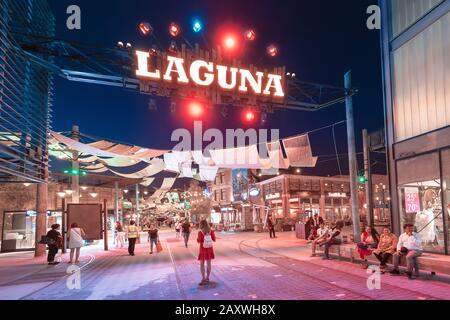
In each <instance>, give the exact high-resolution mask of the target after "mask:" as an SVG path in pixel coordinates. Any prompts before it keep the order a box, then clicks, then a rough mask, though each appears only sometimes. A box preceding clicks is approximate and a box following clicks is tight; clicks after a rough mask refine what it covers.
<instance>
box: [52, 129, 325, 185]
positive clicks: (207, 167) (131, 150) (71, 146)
mask: <svg viewBox="0 0 450 320" xmlns="http://www.w3.org/2000/svg"><path fill="white" fill-rule="evenodd" d="M50 142H51V148H50V153H51V154H52V155H54V156H58V157H60V158H62V155H64V157H65V158H64V159H70V158H71V157H72V152H73V151H76V152H78V153H79V158H78V160H79V161H80V164H82V166H81V167H80V168H81V169H83V170H87V171H89V172H93V173H94V172H95V173H103V172H111V173H113V174H115V175H118V176H121V177H124V178H131V179H144V182H142V184H143V185H146V184H147V185H150V184H151V183H152V180H151V178H152V177H154V176H155V175H157V174H158V173H160V172H162V171H168V172H174V173H176V174H178V177H180V178H181V177H186V178H194V179H198V180H201V181H213V180H214V178H215V176H216V174H217V171H218V169H219V168H230V169H258V170H270V169H280V168H281V169H287V168H289V167H290V166H295V167H314V166H315V165H316V162H317V157H313V156H312V150H311V145H310V141H309V136H308V135H307V134H304V135H298V136H294V137H290V138H286V139H281V140H277V141H272V142H268V143H259V144H252V145H249V146H242V147H235V148H228V149H214V150H208V151H207V152H203V151H201V150H193V151H190V150H188V151H177V150H172V151H169V150H159V149H148V148H142V147H139V146H129V145H124V144H117V143H113V142H109V141H106V140H99V141H95V142H92V143H88V144H84V143H81V142H79V141H76V140H74V139H71V138H68V137H66V136H64V135H62V134H60V133H57V132H51V138H50ZM207 153H209V155H205V154H207ZM161 156H162V157H163V159H161V158H160V157H161ZM62 159H63V158H62ZM194 164H196V166H195V169H197V168H198V170H193V165H194ZM142 165H145V166H142ZM134 166H136V167H138V168H137V169H135V168H134ZM119 168H126V169H128V172H126V173H124V172H122V171H123V169H122V170H119ZM130 170H131V171H133V170H136V171H134V172H129V171H130ZM167 179H173V178H167ZM167 181H168V183H169V182H170V181H172V180H167ZM172 185H173V183H172Z"/></svg>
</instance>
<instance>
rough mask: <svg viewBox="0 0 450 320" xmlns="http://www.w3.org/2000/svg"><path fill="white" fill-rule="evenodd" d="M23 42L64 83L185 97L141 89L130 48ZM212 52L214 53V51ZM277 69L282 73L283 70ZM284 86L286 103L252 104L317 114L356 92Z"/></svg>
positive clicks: (234, 102) (237, 100)
mask: <svg viewBox="0 0 450 320" xmlns="http://www.w3.org/2000/svg"><path fill="white" fill-rule="evenodd" d="M24 40H25V39H24ZM26 40H27V41H23V42H22V44H21V49H22V50H23V51H24V52H25V54H27V55H28V56H29V57H30V59H31V60H32V61H34V62H36V63H39V64H41V65H42V66H46V67H47V68H49V70H52V71H53V72H55V73H57V74H58V75H60V76H62V77H64V78H66V79H67V80H70V81H78V82H85V83H92V84H100V85H108V86H115V87H121V88H124V89H129V90H136V91H139V92H140V93H142V94H148V95H154V96H163V97H167V98H170V99H172V100H176V99H183V98H186V93H183V92H178V91H177V90H174V88H165V87H164V86H163V85H160V87H158V88H157V89H154V90H148V89H143V82H142V81H140V80H138V79H137V78H136V77H135V75H134V70H136V67H137V66H136V61H135V60H136V59H135V56H134V52H133V49H132V48H126V47H124V48H104V47H96V46H92V45H86V44H81V43H75V42H67V41H62V40H57V39H49V38H46V37H39V36H36V37H28V38H27V39H26ZM48 44H51V45H50V46H49V45H48ZM181 47H182V49H181V51H183V50H185V49H183V48H184V47H185V45H182V46H181ZM154 50H155V52H157V54H158V55H161V54H164V52H163V51H160V50H159V49H154ZM187 50H189V49H187ZM199 52H200V56H204V55H205V54H204V53H203V54H202V52H203V51H202V50H200V49H198V45H196V46H195V49H194V50H193V54H195V55H199ZM211 52H214V50H212V51H211ZM35 54H39V55H46V56H48V57H51V58H52V59H53V60H54V61H55V62H54V64H51V65H49V64H48V63H47V62H46V61H39V60H38V59H35V58H34V55H35ZM212 55H213V54H212ZM279 69H280V70H283V69H284V68H279ZM285 86H286V88H285V91H286V98H285V99H283V100H281V101H273V102H267V101H261V102H258V103H253V104H254V105H255V106H256V105H257V106H260V107H262V108H265V109H277V108H281V109H290V110H298V111H317V110H320V109H323V108H326V107H328V106H330V105H333V104H336V103H340V102H344V100H345V97H346V96H347V95H349V94H350V95H353V94H355V93H356V92H357V91H356V90H354V91H350V92H348V91H346V90H345V89H344V88H341V87H335V86H330V85H323V84H318V83H311V82H305V81H301V80H299V79H297V78H291V77H285ZM212 103H213V104H216V105H220V104H222V105H227V106H245V105H248V101H247V100H246V99H242V98H241V97H238V96H236V95H230V94H227V93H223V94H222V97H221V99H220V101H212Z"/></svg>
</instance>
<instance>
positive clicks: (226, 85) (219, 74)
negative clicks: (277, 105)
mask: <svg viewBox="0 0 450 320" xmlns="http://www.w3.org/2000/svg"><path fill="white" fill-rule="evenodd" d="M136 56H137V60H138V61H137V62H138V69H137V70H136V76H138V77H141V78H148V79H151V80H165V81H173V76H172V73H176V74H177V77H175V78H176V79H177V82H178V83H183V84H188V83H189V82H190V80H192V82H193V83H195V84H197V85H199V86H211V85H213V84H214V82H215V80H216V81H217V84H218V86H219V87H220V88H222V89H224V90H239V91H240V92H243V93H247V92H248V93H250V94H255V95H261V94H262V95H265V96H271V95H272V96H273V97H277V98H282V97H284V90H283V84H282V76H281V75H276V74H270V73H269V74H264V73H263V72H259V71H258V72H255V73H254V74H253V73H251V72H250V71H249V70H246V69H238V68H234V67H227V66H222V65H216V66H214V63H212V62H206V61H203V60H195V61H194V62H192V63H191V65H190V66H189V69H188V70H189V77H188V74H187V72H186V69H187V67H186V66H185V65H184V59H182V58H178V57H172V56H167V64H166V67H165V70H164V75H163V76H162V77H161V70H158V69H156V70H154V71H149V60H150V59H151V58H150V54H149V53H148V52H144V51H136ZM238 73H239V79H238ZM238 80H239V83H238Z"/></svg>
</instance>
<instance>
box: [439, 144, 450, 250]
mask: <svg viewBox="0 0 450 320" xmlns="http://www.w3.org/2000/svg"><path fill="white" fill-rule="evenodd" d="M441 159H442V160H441V163H442V178H443V181H442V190H443V196H444V210H443V211H444V214H445V215H446V219H447V227H448V229H447V233H448V237H447V239H448V240H447V241H448V243H447V248H450V149H447V150H444V151H442V158H441Z"/></svg>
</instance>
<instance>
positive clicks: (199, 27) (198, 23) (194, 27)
mask: <svg viewBox="0 0 450 320" xmlns="http://www.w3.org/2000/svg"><path fill="white" fill-rule="evenodd" d="M202 29H203V25H202V22H201V21H200V20H198V19H196V20H194V23H193V25H192V30H194V32H196V33H198V32H200V31H202Z"/></svg>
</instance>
